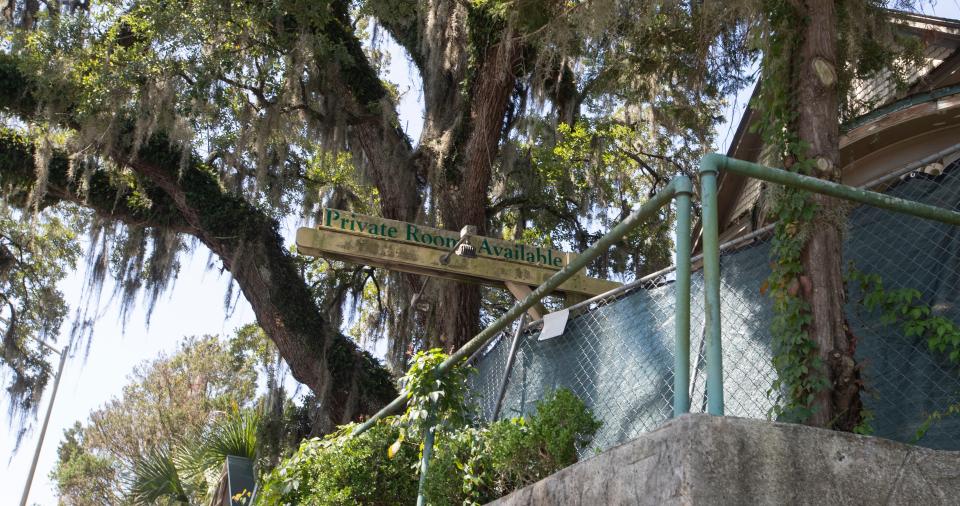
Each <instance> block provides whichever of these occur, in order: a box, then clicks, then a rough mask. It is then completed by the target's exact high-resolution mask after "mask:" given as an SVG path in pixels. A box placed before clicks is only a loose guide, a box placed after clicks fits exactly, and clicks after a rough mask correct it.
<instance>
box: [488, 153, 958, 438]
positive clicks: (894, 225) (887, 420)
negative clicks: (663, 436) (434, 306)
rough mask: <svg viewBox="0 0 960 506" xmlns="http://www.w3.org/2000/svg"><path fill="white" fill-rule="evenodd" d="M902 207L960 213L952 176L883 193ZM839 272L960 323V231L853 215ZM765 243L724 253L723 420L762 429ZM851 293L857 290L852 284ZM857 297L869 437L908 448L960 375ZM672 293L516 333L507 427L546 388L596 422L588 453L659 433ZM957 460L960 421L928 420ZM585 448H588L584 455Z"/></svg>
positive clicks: (659, 290)
mask: <svg viewBox="0 0 960 506" xmlns="http://www.w3.org/2000/svg"><path fill="white" fill-rule="evenodd" d="M888 193H889V194H891V195H895V196H897V197H901V198H905V199H910V200H915V201H919V202H924V203H927V204H931V205H936V206H941V207H945V208H949V209H958V208H960V170H949V171H947V172H945V174H944V175H942V176H940V177H939V178H929V177H926V176H923V177H913V178H910V179H908V180H906V181H904V182H901V183H900V184H898V185H897V186H896V187H894V188H892V189H891V190H889V191H888ZM844 260H845V263H846V264H848V265H849V264H852V265H855V266H856V267H857V268H858V269H859V270H861V271H864V272H876V273H878V274H880V275H881V276H882V277H883V279H884V283H885V286H887V287H891V288H901V287H909V288H914V289H917V290H919V291H920V292H922V293H923V301H924V302H925V303H927V304H929V305H930V306H931V307H933V308H934V311H935V314H937V315H941V316H945V317H947V318H950V319H951V320H953V321H954V322H958V323H960V304H958V302H960V301H958V298H960V229H958V228H957V227H953V226H950V225H944V224H941V223H937V222H932V221H929V220H923V219H919V218H912V217H909V216H905V215H901V214H897V213H893V212H890V211H884V210H880V209H876V208H868V207H858V208H856V209H854V210H853V211H851V213H850V219H849V227H848V231H847V235H846V240H845V245H844ZM769 273H770V270H769V244H768V243H766V242H758V243H756V244H754V245H752V246H750V247H747V248H744V249H741V250H740V251H737V252H732V253H725V254H723V255H722V256H721V278H722V285H721V308H722V309H721V310H722V332H723V359H724V364H723V369H724V396H725V401H726V413H727V415H730V416H744V417H750V418H765V417H766V416H767V413H768V412H769V410H770V408H771V406H772V400H771V399H770V397H769V395H768V390H769V389H770V385H771V384H772V381H773V379H774V377H775V372H774V371H773V367H772V365H771V351H770V343H771V339H770V331H769V327H770V320H771V318H772V310H771V307H770V301H769V299H768V298H767V296H765V295H763V294H761V293H760V286H761V284H762V283H763V280H764V279H766V277H767V276H768V275H769ZM852 288H854V287H852ZM691 297H692V300H691V310H692V318H691V341H692V342H691V369H690V370H691V383H692V392H691V411H692V412H703V411H705V410H706V403H705V398H704V392H705V385H704V382H705V372H706V371H705V368H704V363H703V351H704V350H703V346H702V345H703V342H702V341H703V339H702V337H703V283H702V277H701V276H700V273H694V275H693V284H692V289H691ZM859 298H860V294H859V293H858V292H857V290H855V289H852V290H851V293H850V297H849V301H848V306H847V316H848V320H849V323H850V327H851V331H852V332H853V334H854V335H855V336H857V339H858V347H857V356H858V359H859V360H860V361H861V362H862V363H863V378H864V381H865V382H866V390H865V392H864V396H863V400H864V403H865V405H866V407H867V409H869V410H870V411H871V412H872V413H873V416H874V418H873V422H872V426H873V427H874V429H875V435H877V436H881V437H886V438H890V439H894V440H898V441H903V442H908V443H913V442H915V437H916V433H917V429H918V428H919V427H920V426H921V424H922V423H923V422H924V421H925V420H926V418H927V416H928V415H929V414H930V413H931V412H933V411H934V410H937V409H943V408H946V407H947V406H948V405H950V404H952V403H957V402H960V368H958V367H956V366H955V365H953V364H951V363H950V362H949V361H948V360H947V359H946V357H944V356H942V355H941V354H938V353H934V352H931V351H930V350H929V349H928V348H927V345H926V342H925V340H924V339H923V338H921V337H911V338H908V337H906V336H904V335H903V333H902V331H901V330H900V328H899V326H897V325H891V326H885V325H882V324H880V322H879V316H878V315H876V314H868V313H867V312H866V311H865V309H864V308H863V307H862V305H860V304H859V303H858V300H859ZM673 306H674V299H673V284H672V283H671V282H670V281H669V280H660V282H659V284H657V285H655V284H651V285H650V286H647V287H644V288H642V289H637V290H635V291H633V292H632V293H629V294H627V295H625V296H622V297H620V298H618V299H616V300H614V301H611V302H608V303H604V304H600V305H599V307H596V308H594V309H592V310H591V311H588V312H585V313H583V314H579V315H577V316H575V317H574V316H571V321H570V322H569V323H568V325H567V329H566V332H565V333H564V334H563V335H562V336H559V337H556V338H554V339H549V340H546V341H538V340H537V334H536V333H533V334H531V335H526V336H523V337H522V338H521V339H522V341H521V343H520V346H519V347H518V354H517V360H516V363H515V365H514V369H513V371H512V373H511V375H510V384H509V387H508V389H507V394H506V397H505V399H504V403H503V409H502V411H501V417H511V416H517V415H521V414H525V413H528V412H529V411H530V410H531V409H532V408H533V403H534V402H535V401H536V400H538V399H540V398H542V397H543V396H544V395H545V394H546V393H548V392H550V391H552V390H553V389H555V388H557V387H560V386H564V387H567V388H570V389H571V390H573V392H574V393H576V394H577V395H578V396H580V397H581V398H582V399H584V401H585V402H586V403H587V405H588V406H590V407H591V409H593V411H594V413H595V414H596V416H597V417H598V418H599V419H600V420H601V421H602V422H603V424H604V425H603V427H602V428H601V429H600V431H599V432H598V433H597V436H596V438H595V441H594V444H595V445H596V447H597V448H599V449H606V448H609V447H611V446H614V445H616V444H619V443H622V442H625V441H627V440H630V439H632V438H635V437H636V436H638V435H640V434H642V433H644V432H647V431H650V430H653V429H655V428H657V427H658V426H659V425H661V424H662V423H663V422H664V421H666V420H667V419H668V418H669V417H670V416H671V411H672V405H671V402H672V398H673V393H672V388H673V372H672V368H673V365H672V364H673V352H674V345H673ZM509 348H510V336H505V337H504V338H502V339H501V340H500V341H499V342H497V343H496V344H495V345H493V346H492V347H491V349H490V350H488V351H487V353H486V354H484V356H483V357H481V358H480V359H479V360H478V361H477V363H476V364H475V366H476V367H477V369H478V374H476V375H474V376H473V378H472V379H471V381H472V390H473V392H474V395H475V398H476V400H477V402H478V404H479V405H480V408H481V412H482V414H483V415H484V416H485V417H487V418H489V417H490V416H491V415H492V411H493V403H494V402H495V400H496V399H495V395H496V392H497V390H498V388H499V385H500V382H501V381H502V377H503V369H504V366H505V364H506V359H507V356H506V355H507V353H508V351H509ZM916 444H920V445H923V446H928V447H931V448H939V449H951V450H957V449H960V417H953V418H945V419H944V420H943V421H940V422H938V423H935V424H934V425H933V426H932V428H931V429H930V430H929V432H928V433H927V434H926V436H925V437H924V438H923V439H921V440H920V441H918V442H916ZM591 450H592V449H584V452H586V453H589V452H590V451H591Z"/></svg>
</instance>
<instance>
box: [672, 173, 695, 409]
mask: <svg viewBox="0 0 960 506" xmlns="http://www.w3.org/2000/svg"><path fill="white" fill-rule="evenodd" d="M674 188H675V189H676V197H675V200H674V201H675V203H676V205H677V223H676V235H677V240H676V262H677V270H676V275H677V280H676V282H675V283H674V284H675V287H676V288H675V289H676V294H675V295H676V304H675V306H674V311H675V313H674V333H675V344H676V346H675V347H676V353H675V354H674V364H673V416H675V417H676V416H680V415H682V414H684V413H688V412H689V411H690V208H691V205H692V204H691V202H690V196H691V194H692V193H693V184H692V183H691V182H690V178H688V177H686V176H679V177H677V178H676V179H674Z"/></svg>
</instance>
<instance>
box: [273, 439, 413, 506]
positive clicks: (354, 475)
mask: <svg viewBox="0 0 960 506" xmlns="http://www.w3.org/2000/svg"><path fill="white" fill-rule="evenodd" d="M353 427H354V426H353V425H347V426H344V427H342V428H341V430H340V431H338V432H336V433H334V434H332V435H330V436H327V437H326V438H323V439H317V438H314V439H311V440H309V441H305V442H304V443H303V444H301V445H300V449H299V450H298V451H297V453H296V454H294V455H293V456H292V457H290V458H289V459H287V460H285V461H283V462H282V463H281V464H280V465H279V466H278V467H277V468H276V469H274V470H273V471H272V472H271V473H270V474H269V475H267V476H266V477H265V478H264V480H263V483H262V485H261V487H260V491H259V492H258V493H257V504H262V505H270V506H274V505H285V504H290V505H310V506H313V505H317V506H319V505H346V504H351V505H352V504H366V505H392V504H413V503H414V502H416V499H417V474H416V471H415V470H414V469H415V466H416V465H417V463H418V458H419V455H418V454H419V443H412V442H408V443H405V444H403V445H401V446H400V449H399V451H397V452H396V454H394V456H393V457H392V458H388V457H387V448H388V447H389V446H390V445H391V443H393V442H394V441H396V440H397V437H398V435H399V430H398V429H396V428H394V427H393V426H391V425H390V423H389V422H388V423H378V424H376V425H374V426H373V427H372V428H371V429H370V430H368V431H366V432H364V433H363V434H360V435H358V436H356V437H350V435H349V434H350V431H352V430H353Z"/></svg>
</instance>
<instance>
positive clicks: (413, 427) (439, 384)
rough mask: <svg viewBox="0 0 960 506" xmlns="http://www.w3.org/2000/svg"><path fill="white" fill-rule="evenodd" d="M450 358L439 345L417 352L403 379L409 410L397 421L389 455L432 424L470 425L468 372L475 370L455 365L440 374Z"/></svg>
mask: <svg viewBox="0 0 960 506" xmlns="http://www.w3.org/2000/svg"><path fill="white" fill-rule="evenodd" d="M446 358H447V355H446V354H445V353H443V352H442V351H441V350H440V349H439V348H433V349H431V350H427V351H420V352H417V354H416V355H414V357H413V359H412V360H411V362H410V369H409V370H408V371H407V374H406V375H405V376H403V377H402V378H400V385H401V386H402V389H403V390H402V392H403V395H405V396H406V397H407V410H406V411H404V413H403V414H402V415H400V416H398V417H397V418H396V419H395V420H394V425H395V426H396V427H397V428H399V430H400V432H399V436H398V438H397V440H396V441H395V442H394V443H393V445H391V446H390V450H389V456H391V457H392V456H393V455H394V454H395V453H396V452H397V451H399V449H400V446H401V445H402V444H403V442H404V441H405V440H407V439H413V438H417V439H419V438H422V437H423V436H424V434H425V433H426V431H427V430H428V429H429V428H430V427H435V428H436V429H435V430H444V429H451V428H454V427H463V426H464V425H466V424H467V421H468V419H469V418H468V417H469V415H470V409H469V407H468V406H467V401H466V397H467V375H468V374H469V373H470V371H471V369H470V368H468V367H454V368H452V369H451V370H449V371H447V373H446V374H438V371H437V367H438V366H439V365H440V364H442V363H443V361H444V360H446Z"/></svg>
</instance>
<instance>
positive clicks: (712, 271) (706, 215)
mask: <svg viewBox="0 0 960 506" xmlns="http://www.w3.org/2000/svg"><path fill="white" fill-rule="evenodd" d="M716 161H717V160H716V158H714V157H711V156H709V155H708V156H705V157H703V159H702V160H701V162H700V198H701V201H702V206H703V227H702V230H703V285H704V286H703V298H704V309H705V311H706V315H705V316H706V318H705V321H704V328H706V341H707V413H709V414H711V415H723V350H722V347H721V342H720V238H719V235H720V231H719V228H720V227H719V209H718V203H717V173H718V172H719V170H720V167H718V166H717V165H718V164H717V163H716Z"/></svg>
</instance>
